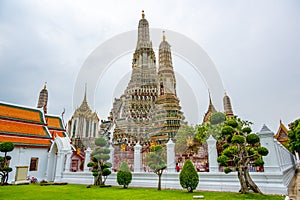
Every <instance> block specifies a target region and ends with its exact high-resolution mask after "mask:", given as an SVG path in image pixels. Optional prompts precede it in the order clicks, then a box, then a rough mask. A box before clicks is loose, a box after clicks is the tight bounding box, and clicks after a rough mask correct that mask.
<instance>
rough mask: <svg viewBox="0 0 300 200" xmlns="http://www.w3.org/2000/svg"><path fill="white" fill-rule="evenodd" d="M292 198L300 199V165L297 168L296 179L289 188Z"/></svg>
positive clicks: (293, 199)
mask: <svg viewBox="0 0 300 200" xmlns="http://www.w3.org/2000/svg"><path fill="white" fill-rule="evenodd" d="M289 197H290V200H300V167H299V166H298V168H297V170H296V175H295V177H294V181H293V183H292V185H291V186H290V188H289Z"/></svg>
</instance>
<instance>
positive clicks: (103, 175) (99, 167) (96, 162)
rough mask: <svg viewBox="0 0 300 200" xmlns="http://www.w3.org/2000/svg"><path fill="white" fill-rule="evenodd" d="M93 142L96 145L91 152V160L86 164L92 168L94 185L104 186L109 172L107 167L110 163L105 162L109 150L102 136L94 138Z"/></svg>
mask: <svg viewBox="0 0 300 200" xmlns="http://www.w3.org/2000/svg"><path fill="white" fill-rule="evenodd" d="M95 144H96V146H97V147H96V148H95V150H94V151H93V152H92V162H89V163H88V164H87V166H88V167H92V168H93V170H92V173H93V176H94V185H99V186H104V185H105V181H106V179H107V177H108V176H109V175H110V174H111V171H110V170H109V168H111V166H112V164H111V163H110V162H107V161H108V160H109V158H110V156H109V153H110V150H109V148H107V147H106V145H107V143H106V140H105V139H104V138H98V139H96V140H95ZM86 159H88V158H86Z"/></svg>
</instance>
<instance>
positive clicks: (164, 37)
mask: <svg viewBox="0 0 300 200" xmlns="http://www.w3.org/2000/svg"><path fill="white" fill-rule="evenodd" d="M163 41H166V35H165V31H163Z"/></svg>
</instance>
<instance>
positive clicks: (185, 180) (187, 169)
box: [179, 159, 199, 192]
mask: <svg viewBox="0 0 300 200" xmlns="http://www.w3.org/2000/svg"><path fill="white" fill-rule="evenodd" d="M179 181H180V185H181V186H182V187H183V188H186V189H187V190H188V192H193V190H195V189H196V188H197V185H198V183H199V176H198V173H197V171H196V170H195V167H194V165H193V163H192V161H190V160H189V159H187V160H186V161H185V162H184V165H183V168H182V170H181V172H180V174H179Z"/></svg>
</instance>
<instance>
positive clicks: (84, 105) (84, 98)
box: [78, 84, 91, 112]
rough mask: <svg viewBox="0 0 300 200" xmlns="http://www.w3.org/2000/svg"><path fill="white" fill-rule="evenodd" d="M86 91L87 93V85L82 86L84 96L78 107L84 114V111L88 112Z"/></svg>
mask: <svg viewBox="0 0 300 200" xmlns="http://www.w3.org/2000/svg"><path fill="white" fill-rule="evenodd" d="M86 91H87V84H85V86H84V96H83V101H82V103H81V105H80V107H79V108H78V109H79V110H80V111H82V112H85V111H90V110H91V109H90V107H89V105H88V103H87V99H86Z"/></svg>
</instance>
